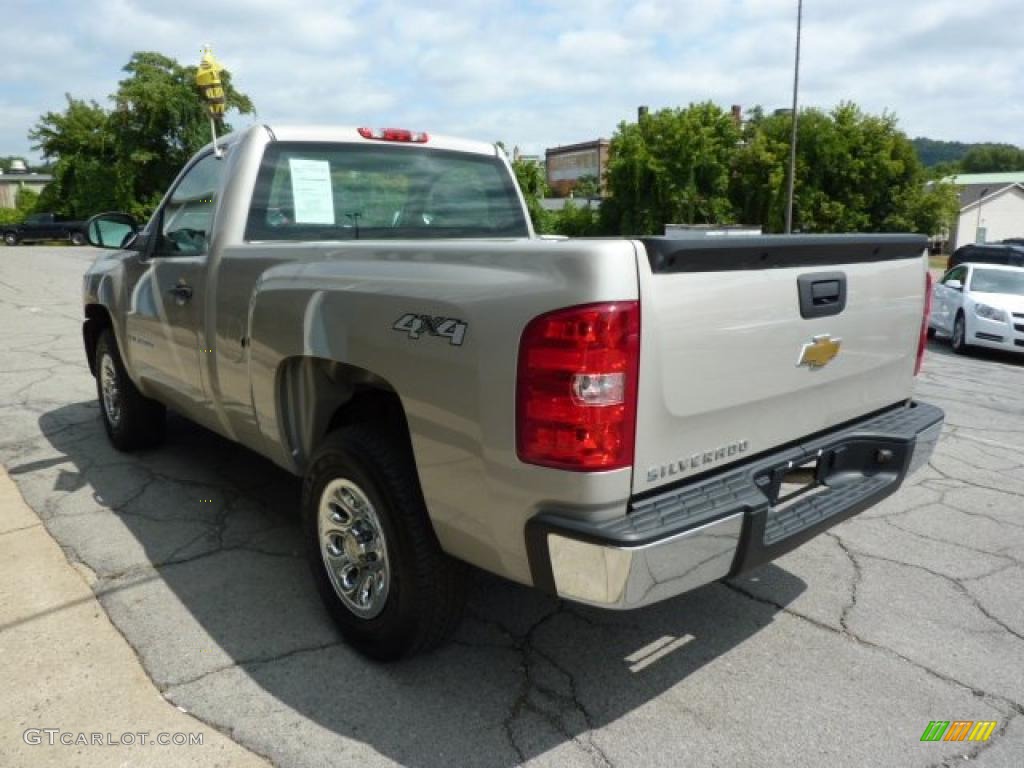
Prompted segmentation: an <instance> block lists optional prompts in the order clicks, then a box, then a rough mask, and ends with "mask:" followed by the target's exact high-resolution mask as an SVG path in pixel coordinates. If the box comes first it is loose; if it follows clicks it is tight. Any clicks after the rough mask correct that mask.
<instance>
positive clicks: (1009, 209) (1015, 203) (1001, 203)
mask: <svg viewBox="0 0 1024 768" xmlns="http://www.w3.org/2000/svg"><path fill="white" fill-rule="evenodd" d="M943 181H948V182H952V183H953V184H956V185H957V186H958V187H959V189H960V214H959V216H958V217H957V218H956V219H955V220H954V222H953V226H952V227H951V228H950V233H949V250H950V251H951V252H952V251H954V250H956V249H957V248H959V247H960V246H962V245H968V244H970V243H995V242H999V241H1000V240H1005V239H1007V238H1009V237H1024V172H1017V173H962V174H960V175H958V176H948V177H947V178H945V179H943Z"/></svg>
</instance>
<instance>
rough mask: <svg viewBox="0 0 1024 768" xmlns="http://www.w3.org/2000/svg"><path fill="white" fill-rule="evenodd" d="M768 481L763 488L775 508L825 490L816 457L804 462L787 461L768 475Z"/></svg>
mask: <svg viewBox="0 0 1024 768" xmlns="http://www.w3.org/2000/svg"><path fill="white" fill-rule="evenodd" d="M768 477H769V478H770V481H769V483H768V487H767V488H765V489H764V490H765V491H766V494H765V495H767V496H768V501H769V502H770V503H771V505H772V506H773V507H775V508H776V509H784V508H786V507H788V506H789V505H790V504H793V503H795V502H797V501H799V500H800V499H802V498H804V497H806V496H807V495H809V494H814V493H820V492H821V491H823V490H825V488H826V487H825V485H824V484H823V483H822V480H821V472H820V462H819V459H818V457H815V458H813V459H809V460H808V461H804V462H800V463H797V462H793V461H790V462H787V463H786V464H784V465H783V466H781V467H776V468H775V469H774V470H772V471H771V473H770V475H768Z"/></svg>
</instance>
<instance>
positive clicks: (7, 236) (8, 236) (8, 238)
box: [4, 232, 18, 245]
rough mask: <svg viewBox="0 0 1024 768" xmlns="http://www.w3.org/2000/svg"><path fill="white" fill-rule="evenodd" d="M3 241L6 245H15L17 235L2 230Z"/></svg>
mask: <svg viewBox="0 0 1024 768" xmlns="http://www.w3.org/2000/svg"><path fill="white" fill-rule="evenodd" d="M4 242H5V243H7V245H17V244H18V236H17V235H16V234H15V233H14V232H4Z"/></svg>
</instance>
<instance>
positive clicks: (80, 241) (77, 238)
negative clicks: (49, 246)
mask: <svg viewBox="0 0 1024 768" xmlns="http://www.w3.org/2000/svg"><path fill="white" fill-rule="evenodd" d="M71 244H72V245H85V235H84V234H82V233H81V232H72V233H71Z"/></svg>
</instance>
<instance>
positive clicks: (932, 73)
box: [0, 0, 1024, 154]
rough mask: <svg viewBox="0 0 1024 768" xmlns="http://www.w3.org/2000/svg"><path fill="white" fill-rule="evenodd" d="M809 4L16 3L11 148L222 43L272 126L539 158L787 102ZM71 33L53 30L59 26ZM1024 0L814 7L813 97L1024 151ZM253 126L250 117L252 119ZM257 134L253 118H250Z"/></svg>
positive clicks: (1, 139) (806, 81)
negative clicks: (473, 141) (672, 115)
mask: <svg viewBox="0 0 1024 768" xmlns="http://www.w3.org/2000/svg"><path fill="white" fill-rule="evenodd" d="M795 6H796V3H795V1H794V0H719V1H718V2H714V1H713V0H635V1H634V2H629V1H628V0H447V1H446V2H443V3H441V2H437V3H433V4H430V5H429V6H422V5H420V6H413V5H411V4H409V3H404V2H399V1H398V0H376V2H372V3H370V2H363V1H362V0H292V2H290V3H281V2H280V0H218V2H217V3H215V4H213V5H211V4H210V3H209V2H207V0H176V1H175V2H174V3H171V4H169V3H167V2H166V0H93V2H91V3H80V2H77V0H51V2H49V3H31V4H30V3H15V7H14V8H13V9H12V10H10V11H9V12H7V13H5V22H6V27H7V28H8V29H25V30H55V29H56V30H59V31H55V32H52V31H51V32H47V31H44V32H42V33H33V34H31V35H23V36H20V37H19V36H15V35H9V36H8V37H7V38H6V39H5V72H4V74H5V77H4V80H3V82H2V83H0V106H2V108H3V117H2V119H0V154H9V153H24V152H26V151H27V149H28V141H27V139H26V136H25V134H26V132H27V131H28V129H29V128H30V127H31V125H32V123H33V122H34V120H35V117H36V116H37V115H39V114H41V113H43V112H45V111H47V110H51V109H60V108H62V106H63V103H64V102H63V94H64V92H66V91H67V92H70V93H72V94H73V95H75V96H81V97H85V98H95V99H98V100H104V99H105V97H106V95H107V94H109V93H111V92H113V91H114V90H115V89H116V86H117V81H118V80H119V79H121V77H123V74H122V72H121V67H122V66H124V64H125V63H126V62H127V60H128V58H129V56H130V55H131V52H132V51H134V50H139V49H148V50H158V51H161V52H163V53H166V54H167V55H170V56H173V57H175V58H178V59H179V60H182V61H195V60H197V59H198V52H199V48H200V46H201V45H202V44H204V43H207V42H209V43H212V44H213V45H214V46H215V49H216V52H217V54H218V56H219V57H220V58H221V59H222V60H223V61H224V62H225V64H227V65H228V66H229V68H231V70H232V72H233V74H234V77H235V84H236V85H237V86H238V87H239V88H240V89H241V90H243V91H245V92H246V93H248V94H249V95H250V96H251V97H252V99H253V101H254V102H255V104H256V106H257V109H258V110H259V119H260V120H261V121H267V122H288V123H300V122H327V123H332V122H333V123H343V124H364V123H371V124H385V123H386V124H390V125H395V124H399V125H400V124H402V123H408V124H409V125H410V127H414V128H422V129H426V130H430V131H433V132H436V133H448V134H456V135H457V134H466V135H469V136H471V137H476V138H482V139H487V140H494V139H499V138H500V139H503V140H505V141H506V142H508V143H509V144H510V145H515V144H518V145H519V146H521V147H522V148H523V149H524V150H528V151H541V150H543V149H544V147H546V146H552V145H555V144H559V143H570V142H574V141H580V140H585V139H588V138H593V137H597V136H609V135H611V133H612V132H613V131H614V129H615V126H616V124H617V123H618V122H619V121H620V120H624V119H625V120H631V119H634V117H635V114H636V107H637V105H639V104H648V105H650V106H651V107H652V108H659V107H663V106H675V105H680V104H686V103H688V102H691V101H699V100H705V99H711V100H713V101H716V102H718V103H720V104H722V105H723V106H727V105H729V104H732V103H739V104H743V105H744V106H752V105H754V104H762V105H763V106H765V107H766V108H767V109H773V108H776V107H780V106H785V105H787V104H788V102H789V100H790V88H791V85H792V63H793V42H794V40H793V38H794V33H795V10H796V8H795ZM54 18H60V19H61V24H60V25H54V24H53V23H52V22H53V19H54ZM1022 26H1024V4H1022V3H1021V2H1020V0H972V1H971V2H969V3H968V2H963V0H902V2H897V1H896V0H860V2H858V3H850V2H849V0H814V2H808V3H806V4H805V36H804V58H803V67H802V74H801V82H802V90H801V103H803V104H811V105H816V106H822V107H831V106H833V105H834V104H836V103H838V102H839V101H842V100H854V101H857V102H858V103H860V104H861V105H862V106H863V107H864V108H865V109H867V110H870V111H873V112H880V111H882V110H883V109H889V110H892V111H894V112H896V113H897V115H898V116H899V118H900V120H901V126H902V127H903V128H904V130H906V131H907V132H908V133H910V134H911V135H919V134H924V135H929V136H933V137H936V138H950V139H954V138H956V139H963V140H978V141H980V140H1001V141H1011V142H1015V143H1024V131H1022V130H1021V126H1022V125H1024V119H1022V118H1024V115H1022V112H1024V104H1022V102H1021V98H1020V97H1021V93H1020V83H1022V82H1024V62H1022V60H1021V57H1020V56H1019V55H1018V50H1019V48H1020V41H1019V30H1020V29H1021V28H1022ZM236 122H239V121H237V120H236ZM242 122H244V121H242Z"/></svg>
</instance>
